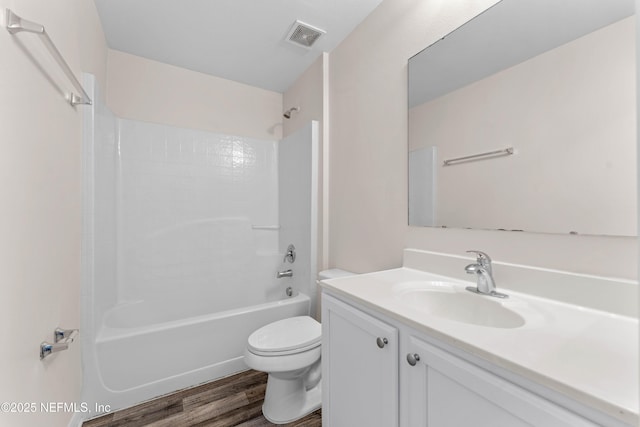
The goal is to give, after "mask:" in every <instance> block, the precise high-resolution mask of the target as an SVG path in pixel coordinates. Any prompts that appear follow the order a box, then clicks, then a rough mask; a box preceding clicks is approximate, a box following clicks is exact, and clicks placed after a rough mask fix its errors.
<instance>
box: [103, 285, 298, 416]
mask: <svg viewBox="0 0 640 427" xmlns="http://www.w3.org/2000/svg"><path fill="white" fill-rule="evenodd" d="M202 308H203V309H204V307H202ZM181 309H182V311H184V312H180V310H176V307H175V304H173V303H172V302H170V301H169V302H159V303H149V302H140V303H133V304H128V305H122V306H119V307H115V308H113V309H111V310H109V311H108V312H107V313H106V316H105V318H104V324H103V326H102V328H101V330H100V333H99V335H98V337H97V339H96V357H97V365H98V367H99V371H100V377H101V379H102V383H103V385H104V387H105V389H106V391H108V395H106V396H104V397H103V399H106V401H109V402H111V403H110V404H111V405H112V408H113V407H116V408H121V407H126V406H130V405H131V404H132V402H133V403H137V402H141V401H144V400H147V399H150V398H152V397H155V396H158V395H162V394H166V393H169V392H172V391H174V390H178V389H181V388H185V387H189V386H192V385H195V384H199V383H202V382H206V381H210V380H213V379H216V378H221V377H224V376H227V375H230V374H233V373H236V372H240V371H243V370H245V369H247V367H246V365H245V363H244V357H243V356H242V355H243V352H244V349H245V347H246V345H247V338H248V337H249V335H250V334H251V333H252V332H253V331H254V330H256V329H258V328H260V327H262V326H264V325H266V324H268V323H270V322H274V321H276V320H280V319H284V318H287V317H293V316H301V315H306V314H308V313H309V297H307V296H306V295H304V294H301V293H299V294H298V295H296V296H292V297H288V298H286V299H283V300H279V301H273V302H266V303H263V304H258V305H254V306H251V307H241V308H236V309H233V310H227V311H222V312H216V308H215V307H209V308H208V310H209V313H202V312H201V310H198V308H197V307H184V308H182V307H181ZM189 316H190V317H189ZM104 401H105V400H103V402H104Z"/></svg>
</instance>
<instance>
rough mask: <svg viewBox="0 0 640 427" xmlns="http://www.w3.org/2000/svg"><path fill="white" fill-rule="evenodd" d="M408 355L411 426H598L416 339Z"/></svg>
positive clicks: (405, 364) (406, 378) (412, 339)
mask: <svg viewBox="0 0 640 427" xmlns="http://www.w3.org/2000/svg"><path fill="white" fill-rule="evenodd" d="M406 350H407V351H406V354H404V355H403V358H404V357H406V359H405V360H403V362H402V369H403V370H406V372H404V373H403V374H405V375H404V376H403V379H404V381H405V384H406V389H405V390H406V394H405V397H406V398H407V399H408V404H407V406H408V408H409V410H408V412H409V413H408V417H407V421H408V425H409V426H410V427H418V426H420V427H422V426H428V427H464V426H474V427H520V426H540V427H560V426H562V427H581V426H585V427H586V426H589V427H595V426H596V424H593V423H591V422H589V421H587V420H586V419H584V418H582V417H580V416H578V415H576V414H574V413H573V412H569V411H568V410H566V409H564V408H561V407H560V406H557V405H554V404H553V403H551V402H549V401H548V400H545V399H543V398H541V397H540V396H537V395H535V394H533V393H531V392H529V391H527V390H525V389H522V388H521V387H518V386H516V385H515V384H513V383H511V382H508V381H506V380H504V379H502V378H500V377H498V376H496V375H494V374H492V373H490V372H488V371H485V370H484V369H482V368H479V367H477V366H475V365H472V364H470V363H469V362H466V361H464V360H462V359H460V358H458V357H456V356H454V355H452V354H450V353H448V352H446V351H443V350H441V349H439V348H437V347H435V346H433V345H431V344H428V343H426V342H424V341H422V340H419V339H417V338H415V337H410V338H409V340H408V346H407V349H406ZM416 355H417V357H416ZM418 358H419V360H417V361H416V360H415V359H418ZM410 362H411V363H414V362H415V365H413V366H412V365H411V363H410Z"/></svg>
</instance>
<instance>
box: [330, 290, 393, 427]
mask: <svg viewBox="0 0 640 427" xmlns="http://www.w3.org/2000/svg"><path fill="white" fill-rule="evenodd" d="M322 336H323V342H322V402H323V403H322V405H323V409H322V425H323V426H324V427H360V426H362V427H364V426H366V427H397V426H398V351H399V346H398V330H397V328H395V327H393V326H391V325H389V324H388V323H385V322H383V321H380V320H378V319H376V318H375V317H373V316H370V315H368V314H366V313H363V312H362V311H360V310H357V309H355V308H354V307H352V306H350V305H347V304H345V303H343V302H341V301H338V300H337V299H335V298H332V297H330V296H327V295H326V294H324V295H323V297H322Z"/></svg>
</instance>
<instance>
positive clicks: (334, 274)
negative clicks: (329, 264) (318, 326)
mask: <svg viewBox="0 0 640 427" xmlns="http://www.w3.org/2000/svg"><path fill="white" fill-rule="evenodd" d="M356 274H358V273H353V272H351V271H346V270H341V269H339V268H332V269H330V270H322V271H321V272H319V273H318V280H317V282H319V281H320V280H328V279H337V278H338V277H347V276H355V275H356ZM320 293H321V292H320V286H318V298H317V300H316V313H317V317H318V320H320V321H321V320H322V307H321V298H320Z"/></svg>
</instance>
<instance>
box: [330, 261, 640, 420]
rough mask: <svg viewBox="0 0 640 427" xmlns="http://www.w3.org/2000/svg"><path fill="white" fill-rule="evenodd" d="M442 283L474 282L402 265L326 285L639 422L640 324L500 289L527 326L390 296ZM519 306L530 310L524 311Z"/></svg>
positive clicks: (605, 410)
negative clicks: (469, 318) (434, 310)
mask: <svg viewBox="0 0 640 427" xmlns="http://www.w3.org/2000/svg"><path fill="white" fill-rule="evenodd" d="M443 280H444V281H447V282H456V283H460V286H468V285H474V283H471V282H462V281H460V280H457V279H452V278H448V277H445V276H438V275H434V274H430V273H425V272H423V271H419V270H413V269H409V268H398V269H394V270H387V271H381V272H376V273H369V274H362V275H356V276H350V277H344V278H338V279H331V280H325V281H323V282H321V286H322V287H323V288H324V289H326V290H327V291H329V292H332V293H335V294H338V295H344V296H346V297H349V298H351V299H353V300H354V301H357V302H359V303H361V304H363V305H365V306H367V307H369V308H372V309H375V310H378V311H380V312H381V313H383V314H384V315H386V316H389V317H391V318H394V319H396V320H399V321H400V322H403V323H405V324H407V325H409V326H411V327H413V328H415V329H417V330H419V331H423V332H425V333H427V334H429V335H431V336H433V337H435V338H438V339H440V340H443V341H445V342H447V343H449V344H451V345H454V346H456V347H458V348H460V349H462V350H464V351H467V352H469V353H471V354H474V355H476V356H478V357H480V358H482V359H485V360H487V361H489V362H491V363H493V364H495V365H497V366H499V367H501V368H505V369H508V370H509V371H512V372H514V373H516V374H518V375H521V376H523V377H525V378H527V379H530V380H532V381H535V382H537V383H539V384H541V385H543V386H546V387H548V388H550V389H553V390H556V391H558V392H560V393H562V394H564V395H566V396H568V397H570V398H572V399H573V400H575V401H577V402H579V403H582V404H584V405H587V406H590V407H593V408H595V409H597V410H599V411H601V412H603V413H606V414H608V415H610V416H612V417H614V418H616V419H619V420H621V421H623V422H625V423H628V424H631V425H638V422H639V420H640V418H639V417H638V412H639V399H640V397H639V394H638V389H639V385H638V379H639V372H638V360H639V359H638V319H636V318H631V317H625V316H620V315H616V314H611V313H607V312H604V311H598V310H593V309H588V308H584V307H580V306H576V305H571V304H566V303H560V302H556V301H553V300H550V299H544V298H538V297H532V296H529V295H526V294H522V293H517V292H514V291H511V290H509V289H508V287H507V288H504V287H500V289H498V290H499V291H501V292H505V293H507V294H508V295H509V298H508V299H506V300H504V301H500V303H501V304H504V305H505V307H509V308H511V309H512V310H513V311H515V312H519V313H520V314H521V315H522V316H523V317H524V318H525V319H526V320H527V323H526V324H525V326H522V327H519V328H513V329H503V328H494V327H484V326H477V325H472V324H467V323H461V322H457V321H452V320H447V319H444V318H441V317H437V316H434V315H430V314H429V313H428V312H426V311H424V310H420V309H419V308H412V307H411V306H409V305H407V304H406V303H403V302H402V301H401V300H400V298H398V297H397V295H396V294H395V293H394V292H393V291H392V288H393V286H394V285H397V284H398V283H402V282H412V281H443ZM478 298H491V297H486V296H481V295H478ZM492 299H493V298H492ZM519 307H523V308H524V309H523V310H522V311H519V310H520V309H519ZM532 313H533V315H531V314H532Z"/></svg>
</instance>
